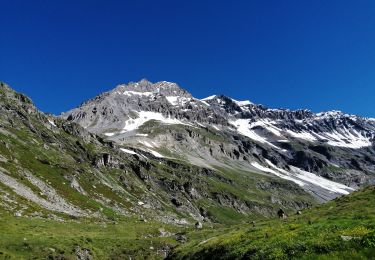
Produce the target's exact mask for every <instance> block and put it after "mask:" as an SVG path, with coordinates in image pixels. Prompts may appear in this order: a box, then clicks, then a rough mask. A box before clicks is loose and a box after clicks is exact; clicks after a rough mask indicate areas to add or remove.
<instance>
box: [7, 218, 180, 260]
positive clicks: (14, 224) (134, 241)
mask: <svg viewBox="0 0 375 260" xmlns="http://www.w3.org/2000/svg"><path fill="white" fill-rule="evenodd" d="M0 219H1V221H0V230H1V236H0V259H46V258H53V257H55V258H57V257H59V256H60V257H61V256H63V257H64V259H76V254H75V250H76V248H77V247H79V248H81V249H88V250H90V254H91V255H92V256H93V257H94V258H95V259H128V258H129V257H131V258H132V259H160V258H162V257H164V256H165V253H164V252H163V250H165V249H168V248H170V247H173V246H174V245H176V243H177V242H176V241H175V240H174V239H172V238H169V237H159V236H160V231H159V228H163V229H164V230H166V231H169V232H171V231H174V230H175V229H176V227H173V226H167V225H163V224H161V223H158V222H148V223H144V222H140V221H139V220H137V219H134V218H129V219H127V220H126V221H122V222H118V223H115V222H112V223H111V222H102V223H100V222H98V223H95V222H92V220H89V219H86V220H85V219H81V220H79V221H65V222H57V221H54V220H48V219H36V218H24V217H19V218H16V217H13V216H11V215H9V214H8V213H6V212H3V211H0Z"/></svg>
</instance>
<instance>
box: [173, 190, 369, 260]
mask: <svg viewBox="0 0 375 260" xmlns="http://www.w3.org/2000/svg"><path fill="white" fill-rule="evenodd" d="M374 205H375V187H369V188H366V189H365V190H363V191H357V192H354V193H352V194H351V195H348V196H345V197H341V198H338V199H336V200H334V201H331V202H329V203H327V204H324V205H320V206H317V207H315V208H312V209H307V210H304V211H302V214H301V215H291V216H289V218H288V219H286V220H279V219H274V220H263V221H259V222H255V224H254V226H253V224H246V225H244V224H241V225H234V226H230V227H223V228H221V229H218V228H216V229H214V230H202V231H200V232H194V233H190V234H189V235H188V239H189V243H187V244H184V245H180V246H178V247H177V248H176V249H175V251H174V253H173V254H172V255H171V256H170V258H173V259H202V258H204V259H243V258H250V259H290V258H298V259H367V258H373V257H374V256H375V207H374Z"/></svg>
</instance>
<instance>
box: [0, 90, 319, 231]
mask: <svg viewBox="0 0 375 260" xmlns="http://www.w3.org/2000/svg"><path fill="white" fill-rule="evenodd" d="M0 88H1V89H0V90H1V92H0V126H1V128H0V140H1V142H0V195H1V196H0V199H1V202H2V205H3V207H4V208H5V209H7V210H8V211H10V212H13V213H14V214H16V215H22V216H34V215H36V216H44V217H53V218H64V217H68V218H69V217H70V216H73V217H90V216H91V217H95V218H98V219H104V220H105V219H117V218H119V219H121V218H123V217H132V218H140V219H144V220H147V219H152V220H156V221H159V222H161V223H170V224H181V225H193V224H194V223H195V222H196V221H200V222H202V221H206V222H207V224H208V225H210V223H216V222H221V223H226V222H233V221H235V219H237V220H241V219H243V218H244V217H246V216H248V215H252V216H272V215H273V214H275V212H276V211H277V209H278V208H279V207H280V206H282V207H283V208H285V209H288V210H295V209H301V208H305V207H308V206H311V205H313V204H315V203H316V201H315V199H314V198H313V197H312V196H311V195H310V194H309V193H307V192H305V191H304V190H303V189H301V188H300V187H299V186H298V185H296V184H294V183H290V182H288V181H285V180H283V179H280V178H278V177H276V176H273V175H266V174H261V173H255V172H251V171H249V170H245V169H234V170H230V169H229V168H222V169H220V170H216V169H213V168H208V167H201V166H196V165H194V164H190V163H189V162H188V161H185V160H182V159H181V158H169V157H167V156H165V157H164V156H162V155H161V154H159V153H158V152H157V151H156V150H155V149H154V148H153V147H152V148H150V147H148V146H147V145H149V146H153V145H154V142H156V139H155V141H150V142H151V143H150V144H148V143H146V141H143V142H144V144H147V145H146V146H145V147H147V148H144V147H143V146H142V147H141V146H140V147H139V148H137V147H129V146H125V145H123V144H121V143H120V142H114V141H112V140H109V139H108V138H103V137H101V136H99V135H97V134H95V133H94V131H92V133H90V132H88V131H87V130H86V129H85V128H84V127H81V126H80V125H78V124H76V123H74V122H72V120H65V119H62V118H57V117H54V116H52V115H47V114H44V113H43V112H41V111H39V110H38V109H37V108H36V107H35V106H34V104H33V103H32V101H31V100H30V99H29V98H28V97H26V96H25V95H23V94H20V93H17V92H15V91H14V90H12V89H11V88H10V87H9V86H7V85H6V84H4V83H1V85H0ZM116 91H117V90H116ZM143 91H145V90H143ZM166 91H167V92H165V93H169V91H173V93H175V92H174V91H176V93H177V94H179V95H181V94H182V95H186V96H188V94H187V93H186V92H184V91H182V90H181V92H179V91H180V90H178V89H177V88H176V89H174V90H172V89H170V88H169V87H168V89H167V90H166ZM160 92H161V93H164V92H163V90H161V91H160ZM142 93H143V94H144V93H145V92H142ZM106 96H108V94H104V95H102V96H101V97H99V98H97V99H96V100H97V101H98V100H100V99H102V97H104V99H102V100H101V102H110V100H106V99H105V97H106ZM113 102H120V99H119V100H117V101H113ZM89 103H90V102H89ZM89 103H86V104H87V105H88V104H89ZM137 104H138V103H137ZM150 105H151V106H152V105H153V103H152V102H151V104H150ZM144 106H145V105H144ZM103 109H104V108H103ZM122 109H123V110H125V109H126V107H120V106H113V108H109V107H108V108H107V110H106V111H108V114H106V113H104V112H103V111H104V110H102V108H99V109H98V112H97V113H100V117H101V119H97V120H96V122H97V123H98V124H99V122H100V124H101V125H103V124H106V122H107V121H106V120H104V119H108V118H114V112H113V113H112V112H110V111H112V110H113V111H118V110H122ZM93 113H94V112H93ZM132 113H134V114H135V112H132ZM147 113H148V112H146V114H147ZM149 113H151V115H159V116H161V115H162V114H161V113H156V112H151V111H150V112H149ZM116 114H118V113H117V112H116ZM121 115H122V116H124V117H129V118H130V116H132V115H126V114H121ZM68 117H70V116H68ZM142 120H143V119H142ZM166 120H171V121H172V122H173V124H171V125H170V126H174V122H175V120H177V119H171V118H170V119H166ZM177 121H178V120H177ZM177 121H176V122H177ZM168 122H169V121H168ZM178 122H179V121H178ZM114 123H117V122H114ZM149 123H152V122H148V125H149ZM142 126H145V125H142ZM177 126H179V125H177ZM183 126H185V125H183ZM110 127H112V126H110ZM86 128H87V129H88V130H91V128H88V127H86ZM112 128H113V127H112ZM106 131H107V130H106ZM135 135H137V134H135ZM142 137H143V136H142ZM141 148H142V149H141ZM268 189H271V190H270V191H268Z"/></svg>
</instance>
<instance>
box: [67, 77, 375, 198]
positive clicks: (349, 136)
mask: <svg viewBox="0 0 375 260" xmlns="http://www.w3.org/2000/svg"><path fill="white" fill-rule="evenodd" d="M61 118H64V119H66V120H68V121H72V122H75V123H78V124H79V125H81V126H82V127H84V128H85V129H86V130H88V131H90V132H92V133H96V134H99V135H101V136H102V137H103V138H105V139H107V140H111V141H114V142H116V143H117V144H119V145H124V146H126V147H128V148H129V149H130V150H131V149H132V148H136V149H141V150H144V151H149V152H151V153H153V154H154V155H156V156H158V157H168V158H175V159H180V160H183V161H188V162H190V163H191V164H193V165H197V166H200V167H205V168H210V169H216V170H219V171H220V169H226V170H228V171H236V170H241V171H251V172H256V173H259V174H263V175H268V176H276V177H278V178H280V179H284V180H287V181H290V182H293V183H295V184H297V185H299V186H300V187H302V188H303V189H304V190H306V191H307V192H309V193H310V194H312V195H313V196H314V197H315V198H316V199H317V200H318V201H327V200H330V199H333V198H335V197H337V196H340V195H342V194H348V193H349V192H351V191H353V190H355V189H357V188H358V187H361V186H363V185H368V184H374V183H375V174H374V173H375V160H374V159H373V158H374V155H375V149H374V147H375V119H370V118H362V117H359V116H355V115H349V114H345V113H342V112H340V111H328V112H323V113H318V114H314V113H312V112H311V111H308V110H296V111H291V110H286V109H269V108H267V107H265V106H263V105H256V104H253V103H252V102H250V101H237V100H234V99H232V98H230V97H226V96H223V95H213V96H210V97H208V98H204V99H197V98H194V97H193V96H192V95H191V94H190V93H188V92H187V91H186V90H184V89H182V88H180V87H179V86H178V85H177V84H176V83H171V82H166V81H162V82H157V83H151V82H149V81H147V80H141V81H139V82H130V83H128V84H123V85H119V86H117V87H116V88H115V89H113V90H112V91H109V92H106V93H103V94H101V95H99V96H97V97H95V98H93V99H91V100H88V101H86V102H84V103H83V104H82V105H81V106H79V107H78V108H75V109H73V110H71V111H69V112H66V113H63V114H62V115H61Z"/></svg>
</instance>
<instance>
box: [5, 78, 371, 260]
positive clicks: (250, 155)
mask: <svg viewBox="0 0 375 260" xmlns="http://www.w3.org/2000/svg"><path fill="white" fill-rule="evenodd" d="M374 122H375V121H374V120H373V119H366V118H361V117H357V116H352V115H347V114H344V113H341V112H337V111H331V112H326V113H320V114H314V113H311V112H309V111H307V110H299V111H289V110H276V109H268V108H266V107H264V106H261V105H255V104H253V103H251V102H249V101H236V100H234V99H231V98H229V97H225V96H222V95H217V96H211V97H209V98H206V99H197V98H194V97H193V96H192V95H191V94H190V93H188V92H187V91H186V90H183V89H182V88H180V87H179V86H178V85H177V84H175V83H170V82H158V83H151V82H149V81H147V80H141V81H140V82H136V83H129V84H125V85H120V86H118V87H116V88H115V89H114V90H112V91H109V92H106V93H103V94H100V95H99V96H97V97H95V98H93V99H91V100H88V101H86V102H84V103H83V104H82V105H81V106H79V107H78V108H76V109H73V110H71V111H69V112H66V113H64V114H62V115H61V116H59V117H56V116H54V115H50V114H46V113H43V112H41V111H39V110H38V109H37V108H36V107H35V105H34V104H33V102H32V100H31V99H30V98H28V97H27V96H26V95H24V94H21V93H18V92H16V91H14V90H13V89H11V88H10V87H9V86H8V85H7V84H5V83H1V82H0V219H2V220H3V221H1V222H0V225H1V230H2V235H1V236H0V258H1V257H4V258H7V259H8V258H16V259H24V258H49V259H67V258H68V259H71V258H73V259H74V258H75V259H93V258H99V259H105V258H109V259H124V258H139V259H144V258H157V259H160V258H165V257H167V256H170V257H173V256H176V257H179V256H178V255H177V254H178V253H177V254H174V253H173V252H177V251H173V249H174V248H175V247H176V246H179V245H181V244H183V243H185V242H186V240H188V241H189V240H190V239H191V238H190V235H187V233H186V232H189V234H196V235H197V236H200V233H199V232H196V231H197V230H200V229H201V228H203V230H205V232H206V231H207V230H218V231H219V230H222V228H229V229H230V228H231V227H232V225H238V224H242V225H248V224H249V223H251V222H252V221H256V222H258V221H264V220H265V219H272V218H274V217H275V216H277V212H278V211H279V210H280V209H282V210H283V211H285V212H286V213H287V214H291V215H293V214H295V212H296V211H299V210H303V209H306V208H311V207H314V206H316V205H318V204H320V203H322V202H325V201H327V200H332V199H334V198H336V197H341V196H342V195H347V194H349V193H351V192H353V191H354V190H356V189H359V188H361V187H364V186H367V185H371V184H374V176H375V174H374V172H375V170H374V167H375V163H374V159H373V158H374ZM344 198H345V197H344ZM370 202H371V198H369V202H368V203H370ZM352 206H354V205H352ZM348 210H351V209H350V208H349V207H348ZM358 218H359V220H360V219H361V217H358ZM269 223H274V222H269ZM367 228H368V229H369V230H373V228H372V227H367ZM194 236H195V235H194ZM200 237H202V236H200ZM201 242H202V243H203V241H201ZM201 242H199V243H201ZM177 248H179V247H177ZM177 248H176V249H177ZM172 251H173V252H172ZM184 252H185V251H184Z"/></svg>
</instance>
